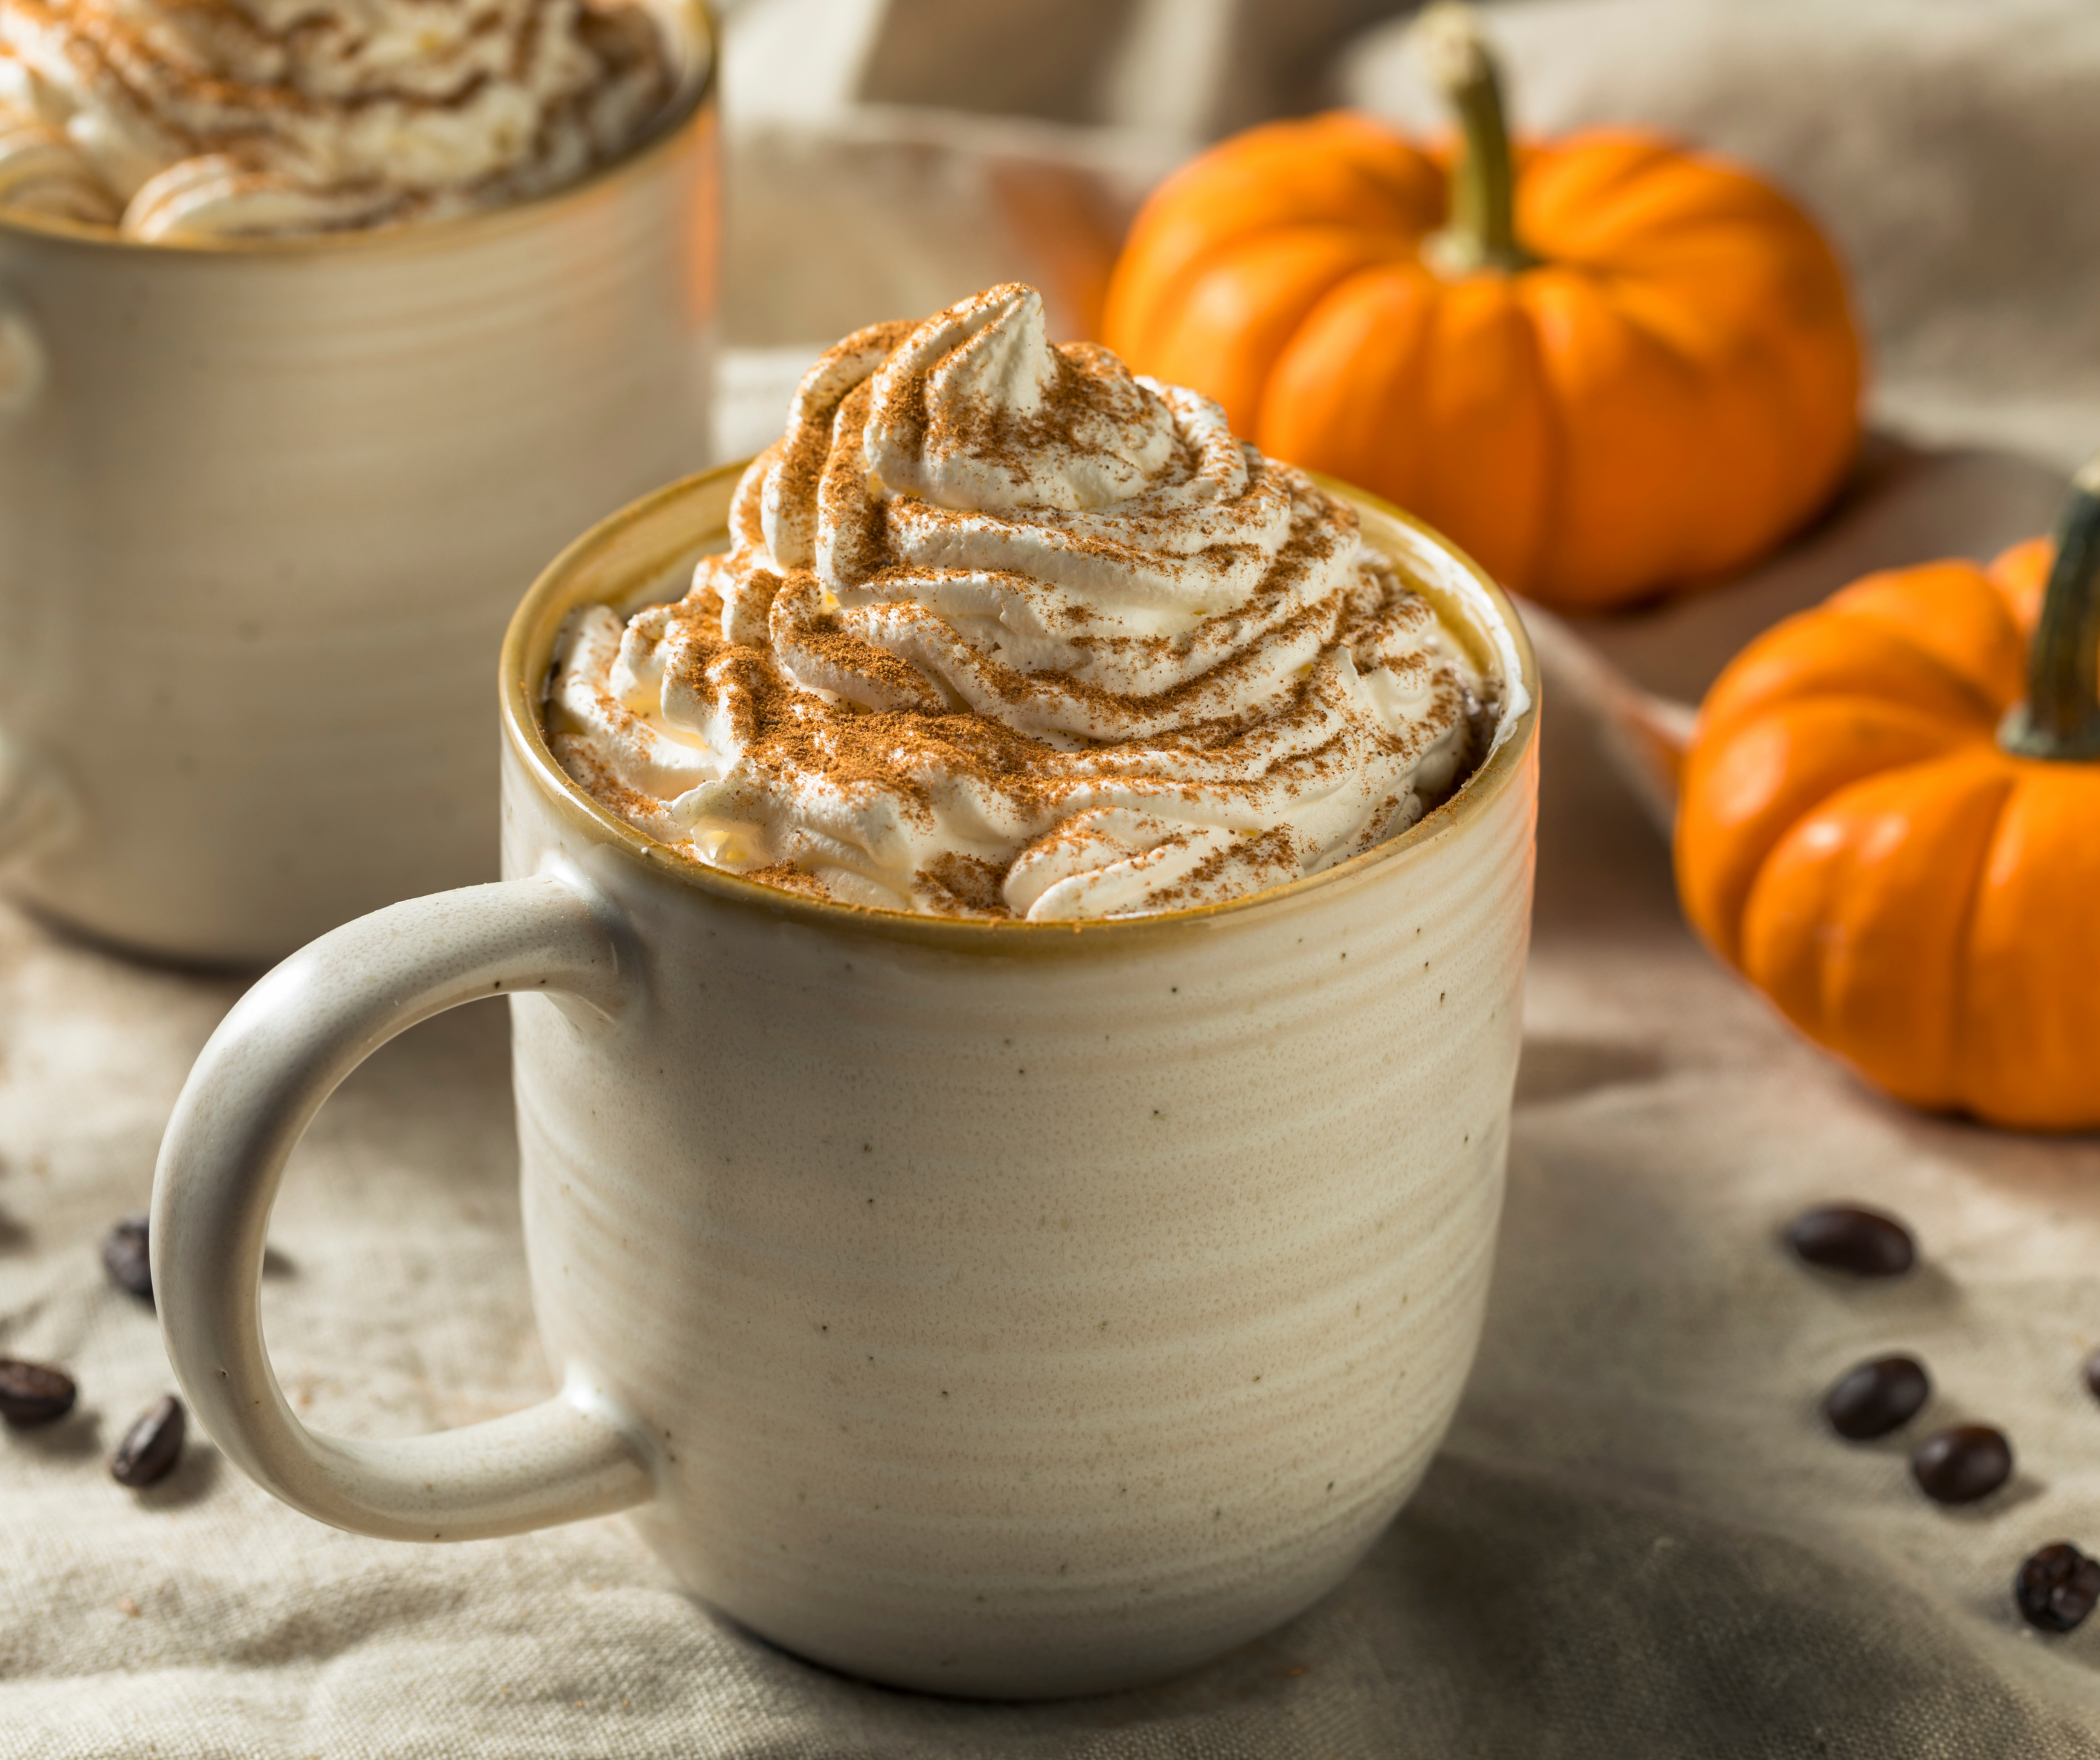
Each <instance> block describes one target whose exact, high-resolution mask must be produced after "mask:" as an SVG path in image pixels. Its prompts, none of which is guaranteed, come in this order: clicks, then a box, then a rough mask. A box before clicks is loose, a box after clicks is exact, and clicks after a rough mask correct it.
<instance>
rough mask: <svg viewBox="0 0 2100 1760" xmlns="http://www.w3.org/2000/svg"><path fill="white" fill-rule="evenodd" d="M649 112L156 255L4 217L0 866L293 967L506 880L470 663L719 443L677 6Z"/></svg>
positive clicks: (705, 167) (127, 930)
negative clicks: (349, 229) (337, 933)
mask: <svg viewBox="0 0 2100 1760" xmlns="http://www.w3.org/2000/svg"><path fill="white" fill-rule="evenodd" d="M665 15H666V16H667V17H669V18H672V19H673V20H676V21H677V22H678V23H679V24H680V26H681V29H680V31H679V33H677V34H678V40H679V41H680V42H681V43H682V46H683V47H682V61H683V62H684V64H685V65H684V67H683V70H682V71H683V78H682V86H681V90H680V94H679V96H678V98H677V99H676V101H675V103H674V105H673V108H672V109H671V110H670V112H668V113H667V115H666V117H665V118H664V121H663V123H662V124H661V125H660V127H659V129H658V130H657V131H656V132H655V134H654V135H653V136H652V137H651V139H649V140H648V141H646V143H643V144H642V145H641V146H640V147H637V149H636V150H635V151H634V152H632V153H631V154H629V156H626V157H624V158H623V159H622V160H621V161H619V162H618V163H616V164H615V165H611V166H609V167H607V169H605V170H603V171H602V172H600V173H599V174H598V175H596V176H595V177H593V178H590V179H589V180H587V181H586V182H585V183H581V184H580V185H577V186H576V187H573V188H570V189H567V190H564V191H560V192H558V193H557V194H555V195H553V196H549V197H546V198H545V199H543V200H535V201H527V202H523V203H519V204H517V205H514V206H512V207H509V208H505V209H499V210H496V211H493V212H491V213H485V214H479V215H475V216H473V217H470V218H464V219H460V220H457V221H452V222H443V223H439V224H434V225H430V226H428V227H404V228H401V229H399V230H396V231H379V232H371V233H344V234H335V235H324V236H319V237H307V238H293V239H281V240H231V241H224V242H217V243H208V244H137V243H134V242H131V241H130V240H122V239H118V238H116V237H114V236H113V235H111V234H109V233H108V232H107V231H99V230H96V229H94V228H90V227H80V226H75V225H72V224H69V223H68V222H63V221H44V220H39V219H36V218H29V217H24V216H20V215H11V216H7V217H5V218H0V859H5V858H7V857H10V856H11V857H12V860H11V862H10V863H9V868H8V872H7V878H6V882H5V883H6V885H7V889H8V890H9V891H12V892H13V893H14V894H15V895H17V896H19V897H20V898H22V899H24V900H27V901H29V903H31V904H33V905H35V906H36V907H37V908H38V909H41V910H42V911H43V912H45V913H48V914H50V915H51V916H54V917H59V918H60V919H62V920H64V922H68V923H70V924H72V925H73V926H77V927H79V928H82V929H84V930H86V931H89V932H90V933H92V934H94V935H98V936H100V937H102V938H104V939H108V940H112V941H114V942H117V943H118V944H124V945H127V946H130V947H132V948H138V949H141V950H144V951H147V952H150V953H157V954H162V955H169V956H174V957H181V958H186V959H192V960H209V961H255V960H260V959H265V958H271V959H274V958H278V957H282V956H283V955H284V954H285V953H289V952H290V951H291V950H292V949H293V948H296V947H298V946H299V945H300V944H302V942H305V941H307V940H308V939H311V938H312V937H313V936H314V935H318V934H320V932H322V931H324V930H326V929H329V928H331V927H333V926H334V925H336V924H337V923H339V922H344V921H346V920H347V919H348V918H350V917H355V916H357V915H359V914H360V913H363V912H364V911H368V910H372V909H377V907H378V906H380V905H382V904H389V903H390V902H392V901H393V900H396V899H400V898H405V897H408V896H411V895H415V894H417V893H421V892H428V891H435V890H437V889H439V888H440V887H448V886H457V885H460V884H463V883H465V882H469V881H473V880H484V879H488V878H492V877H493V876H494V874H495V873H496V860H497V855H496V846H497V826H496V812H495V801H496V755H495V751H494V750H493V747H492V742H491V741H490V739H489V737H488V725H487V694H486V693H487V665H488V655H489V653H490V652H491V651H492V649H494V647H495V646H496V643H497V642H498V640H500V639H501V634H502V630H503V627H504V622H505V618H507V617H508V615H509V614H510V611H511V609H512V608H513V607H514V605H516V603H517V600H518V593H519V592H520V591H521V590H522V588H523V587H524V586H525V584H526V583H528V582H529V581H530V580H531V579H532V576H533V575H534V574H536V572H537V571H538V570H539V568H540V565H541V564H542V563H544V562H545V559H546V558H547V557H549V556H550V555H552V554H553V553H554V551H555V550H556V549H558V548H559V547H560V546H561V545H562V544H563V543H567V541H568V539H570V538H571V537H572V536H573V535H575V534H576V532H577V531H579V530H582V529H583V528H584V527H585V526H588V525H589V524H591V523H592V522H593V521H595V520H597V519H598V518H600V517H602V516H604V515H605V514H607V513H610V512H611V511H612V510H613V509H615V508H618V507H620V505H621V504H624V503H625V502H627V501H629V500H631V499H633V497H634V496H636V495H639V494H641V493H642V492H643V491H645V490H647V489H649V488H651V487H653V486H655V485H656V484H659V483H661V482H664V481H665V480H667V479H668V478H669V477H675V476H680V475H682V474H683V473H686V472H687V471H689V470H690V469H692V467H693V465H694V464H695V463H696V462H698V461H699V460H704V458H705V457H706V456H707V455H708V448H709V446H710V443H711V437H710V434H709V432H708V425H709V410H708V396H709V384H708V379H709V360H710V354H711V350H712V328H713V314H714V305H715V295H714V286H713V279H712V276H713V263H712V253H713V249H714V240H713V235H712V203H713V199H714V189H715V185H716V183H717V175H718V172H717V147H716V138H715V113H714V112H715V106H714V100H713V73H712V63H713V44H712V37H710V36H709V34H708V24H707V21H706V17H705V15H704V9H703V8H702V7H700V6H699V4H698V0H680V4H679V5H678V7H677V10H676V11H667V12H666V14H665Z"/></svg>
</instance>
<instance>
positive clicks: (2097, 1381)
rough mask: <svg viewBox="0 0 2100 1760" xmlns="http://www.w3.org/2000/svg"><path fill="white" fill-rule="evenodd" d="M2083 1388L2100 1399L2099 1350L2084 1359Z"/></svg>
mask: <svg viewBox="0 0 2100 1760" xmlns="http://www.w3.org/2000/svg"><path fill="white" fill-rule="evenodd" d="M2085 1388H2086V1391H2087V1392H2088V1393H2090V1394H2091V1395H2092V1396H2093V1398H2095V1399H2100V1350H2097V1351H2095V1352H2093V1354H2092V1355H2091V1356H2090V1357H2087V1358H2086V1359H2085Z"/></svg>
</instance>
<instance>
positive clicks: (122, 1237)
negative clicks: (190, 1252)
mask: <svg viewBox="0 0 2100 1760" xmlns="http://www.w3.org/2000/svg"><path fill="white" fill-rule="evenodd" d="M102 1269H104V1270H105V1271H107V1272H108V1274H109V1281H110V1282H111V1283H114V1284H115V1285H116V1286H117V1288H119V1289H121V1290H129V1291H130V1292H131V1293H132V1294H133V1295H134V1296H137V1297H138V1298H139V1300H141V1301H148V1302H149V1301H151V1300H152V1299H153V1261H152V1259H151V1257H149V1256H148V1253H147V1251H146V1218H145V1217H144V1215H143V1213H141V1214H139V1215H136V1216H128V1217H125V1218H124V1220H123V1221H121V1222H119V1223H118V1224H117V1226H116V1227H114V1228H113V1229H112V1230H110V1231H109V1232H108V1234H105V1235H104V1236H103V1237H102Z"/></svg>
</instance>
